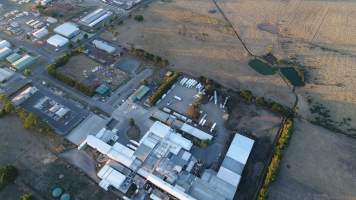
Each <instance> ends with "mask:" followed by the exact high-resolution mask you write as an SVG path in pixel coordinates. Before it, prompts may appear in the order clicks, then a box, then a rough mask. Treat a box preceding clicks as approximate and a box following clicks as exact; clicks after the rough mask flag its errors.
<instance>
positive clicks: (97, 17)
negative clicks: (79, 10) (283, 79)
mask: <svg viewBox="0 0 356 200" xmlns="http://www.w3.org/2000/svg"><path fill="white" fill-rule="evenodd" d="M111 15H112V12H111V11H109V10H104V9H103V8H98V9H96V10H95V11H93V12H91V13H89V14H88V15H86V16H85V17H83V18H81V19H80V21H79V22H80V23H81V24H83V25H85V26H88V27H94V26H96V25H97V24H99V23H101V22H102V21H104V20H106V19H107V18H108V17H110V16H111Z"/></svg>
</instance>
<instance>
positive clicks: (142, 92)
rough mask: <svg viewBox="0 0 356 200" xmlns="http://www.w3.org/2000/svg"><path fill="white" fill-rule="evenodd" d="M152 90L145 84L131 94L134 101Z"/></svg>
mask: <svg viewBox="0 0 356 200" xmlns="http://www.w3.org/2000/svg"><path fill="white" fill-rule="evenodd" d="M149 91H150V88H149V87H147V86H145V85H141V86H140V87H139V88H138V89H137V90H136V91H135V92H134V93H133V94H132V95H131V99H132V100H133V101H141V99H142V98H143V97H144V96H145V95H146V94H147V93H148V92H149Z"/></svg>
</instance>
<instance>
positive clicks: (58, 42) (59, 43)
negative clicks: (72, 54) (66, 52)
mask: <svg viewBox="0 0 356 200" xmlns="http://www.w3.org/2000/svg"><path fill="white" fill-rule="evenodd" d="M47 43H48V44H50V45H52V46H54V47H56V48H59V47H63V46H65V45H66V44H68V43H69V40H68V39H67V38H65V37H63V36H61V35H58V34H56V35H53V36H51V37H50V38H48V40H47Z"/></svg>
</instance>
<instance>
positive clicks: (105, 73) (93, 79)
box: [58, 54, 128, 90]
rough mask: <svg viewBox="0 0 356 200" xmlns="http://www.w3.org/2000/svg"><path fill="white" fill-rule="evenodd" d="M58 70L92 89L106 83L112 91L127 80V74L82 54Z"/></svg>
mask: <svg viewBox="0 0 356 200" xmlns="http://www.w3.org/2000/svg"><path fill="white" fill-rule="evenodd" d="M58 69H59V71H60V72H62V73H64V74H66V75H68V76H70V77H71V78H73V79H74V80H79V81H80V82H81V83H84V84H85V85H87V86H89V87H91V88H93V89H95V88H96V87H97V86H99V85H100V84H102V83H106V84H107V85H108V86H110V87H111V89H112V90H115V89H116V88H117V87H118V86H120V85H121V84H122V83H123V82H125V81H126V80H127V78H128V76H127V74H126V73H125V72H123V71H121V70H120V69H118V68H116V67H109V66H103V65H101V64H99V63H97V62H95V61H94V60H92V59H91V58H89V57H87V56H85V55H82V54H80V55H77V56H73V57H72V58H71V59H70V60H69V61H68V63H67V64H65V65H64V66H62V67H60V68H58Z"/></svg>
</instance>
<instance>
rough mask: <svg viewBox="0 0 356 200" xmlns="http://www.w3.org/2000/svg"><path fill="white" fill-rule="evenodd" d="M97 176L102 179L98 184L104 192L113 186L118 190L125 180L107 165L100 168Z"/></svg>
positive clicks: (123, 176) (124, 177)
mask: <svg viewBox="0 0 356 200" xmlns="http://www.w3.org/2000/svg"><path fill="white" fill-rule="evenodd" d="M97 175H98V177H99V178H101V179H102V180H101V181H100V183H99V185H100V187H102V188H103V189H104V190H106V191H108V189H109V186H113V187H114V188H116V189H119V188H120V186H121V185H122V183H123V182H124V181H125V179H126V176H125V175H123V174H122V173H120V172H118V171H117V170H115V169H114V168H112V167H110V166H109V165H105V166H104V167H103V168H101V169H100V171H99V172H98V174H97Z"/></svg>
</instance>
